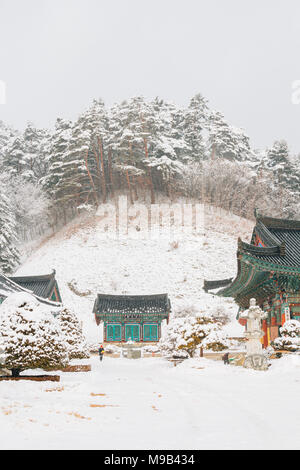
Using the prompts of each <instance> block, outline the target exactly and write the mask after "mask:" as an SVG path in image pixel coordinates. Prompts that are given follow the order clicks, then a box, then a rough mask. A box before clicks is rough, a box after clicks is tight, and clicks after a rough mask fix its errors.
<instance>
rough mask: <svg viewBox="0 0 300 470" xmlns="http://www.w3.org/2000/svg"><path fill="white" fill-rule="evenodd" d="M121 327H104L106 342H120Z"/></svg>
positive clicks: (113, 325) (114, 324) (112, 325)
mask: <svg viewBox="0 0 300 470" xmlns="http://www.w3.org/2000/svg"><path fill="white" fill-rule="evenodd" d="M121 339H122V335H121V325H120V324H118V323H117V324H116V323H109V324H107V326H106V341H121Z"/></svg>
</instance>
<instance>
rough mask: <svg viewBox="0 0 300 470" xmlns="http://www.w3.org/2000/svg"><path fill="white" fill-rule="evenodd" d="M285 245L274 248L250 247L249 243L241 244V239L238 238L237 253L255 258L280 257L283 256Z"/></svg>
mask: <svg viewBox="0 0 300 470" xmlns="http://www.w3.org/2000/svg"><path fill="white" fill-rule="evenodd" d="M284 248H285V244H284V243H280V244H279V245H274V246H256V245H251V244H250V243H246V242H243V241H242V239H241V238H238V252H239V253H249V254H251V255H255V256H270V255H280V256H284V254H285V250H284Z"/></svg>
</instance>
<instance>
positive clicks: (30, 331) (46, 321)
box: [0, 293, 68, 376]
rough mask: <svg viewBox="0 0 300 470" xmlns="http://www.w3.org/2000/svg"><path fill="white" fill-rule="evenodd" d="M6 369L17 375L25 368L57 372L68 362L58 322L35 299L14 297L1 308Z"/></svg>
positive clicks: (0, 334) (24, 295) (0, 332)
mask: <svg viewBox="0 0 300 470" xmlns="http://www.w3.org/2000/svg"><path fill="white" fill-rule="evenodd" d="M0 349H1V350H2V351H3V353H2V363H3V366H4V367H6V368H7V369H10V370H11V371H12V374H13V375H14V376H18V375H19V374H20V372H21V371H23V370H25V369H37V368H40V369H46V370H47V369H48V370H49V369H55V368H60V367H64V366H66V365H67V363H68V353H67V349H68V348H67V344H66V343H65V338H64V335H63V334H62V333H61V331H60V327H59V323H58V321H57V320H56V319H55V318H54V317H53V315H52V314H51V313H50V312H49V309H47V306H45V305H42V304H40V303H39V302H38V301H37V299H36V298H34V297H33V296H32V295H30V294H27V293H16V294H11V295H10V296H8V297H7V299H6V300H5V301H4V302H3V303H2V304H1V306H0Z"/></svg>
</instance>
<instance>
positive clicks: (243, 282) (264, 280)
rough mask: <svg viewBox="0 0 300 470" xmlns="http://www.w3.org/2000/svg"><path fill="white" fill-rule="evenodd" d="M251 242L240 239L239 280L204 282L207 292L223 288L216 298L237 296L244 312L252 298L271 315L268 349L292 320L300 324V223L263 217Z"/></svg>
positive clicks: (265, 342) (266, 322)
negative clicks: (280, 331)
mask: <svg viewBox="0 0 300 470" xmlns="http://www.w3.org/2000/svg"><path fill="white" fill-rule="evenodd" d="M255 217H256V224H255V227H254V229H253V233H252V238H251V243H250V244H249V243H245V242H243V241H242V240H241V239H239V240H238V250H237V275H236V277H235V279H233V278H231V279H223V280H221V281H204V290H205V291H206V292H207V291H209V290H212V289H217V288H221V289H220V290H218V291H217V292H216V295H220V296H223V297H233V298H234V300H235V302H236V303H237V304H238V305H239V307H240V309H239V313H238V320H239V322H240V323H241V324H245V320H244V319H242V318H240V313H241V311H243V310H245V309H247V308H248V307H249V302H250V299H251V298H255V299H256V302H257V304H258V305H259V306H260V307H261V308H262V309H263V310H264V311H265V312H266V313H267V314H268V317H267V319H265V320H263V324H262V326H263V331H264V337H263V339H262V341H263V345H264V347H267V346H268V345H269V344H270V342H271V341H273V340H274V339H275V338H277V337H278V336H279V327H280V326H282V325H283V324H284V323H285V321H287V320H289V319H295V320H299V321H300V221H295V220H286V219H276V218H272V217H264V216H261V215H260V214H259V213H258V212H257V211H255Z"/></svg>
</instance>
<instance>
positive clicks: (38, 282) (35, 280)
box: [10, 271, 56, 299]
mask: <svg viewBox="0 0 300 470" xmlns="http://www.w3.org/2000/svg"><path fill="white" fill-rule="evenodd" d="M10 279H11V280H12V281H13V282H15V283H16V284H18V285H19V286H21V287H24V289H28V290H30V291H32V292H33V293H34V294H35V295H38V296H39V297H43V298H45V299H48V298H49V297H50V296H51V294H52V291H53V288H54V286H55V283H56V281H55V271H53V272H52V273H51V274H45V275H43V276H13V277H10Z"/></svg>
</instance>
